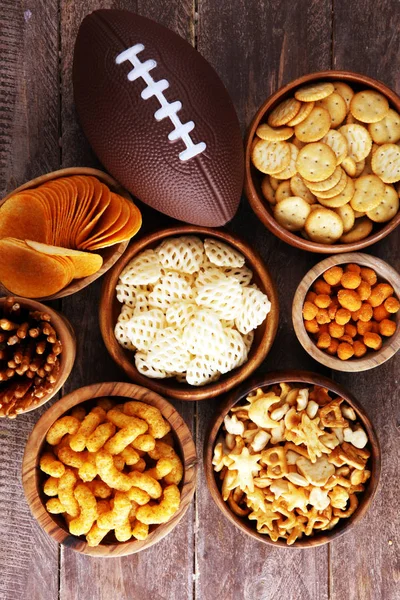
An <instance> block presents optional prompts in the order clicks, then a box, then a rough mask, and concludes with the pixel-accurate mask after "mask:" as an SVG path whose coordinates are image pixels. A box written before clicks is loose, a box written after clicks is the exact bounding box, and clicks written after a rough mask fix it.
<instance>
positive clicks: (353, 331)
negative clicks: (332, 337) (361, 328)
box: [344, 323, 357, 338]
mask: <svg viewBox="0 0 400 600" xmlns="http://www.w3.org/2000/svg"><path fill="white" fill-rule="evenodd" d="M344 332H345V334H346V335H349V336H350V337H352V338H353V337H355V336H356V335H357V327H356V326H355V325H352V324H351V323H346V325H345V326H344Z"/></svg>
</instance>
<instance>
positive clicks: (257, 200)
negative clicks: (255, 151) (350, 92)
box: [244, 71, 400, 254]
mask: <svg viewBox="0 0 400 600" xmlns="http://www.w3.org/2000/svg"><path fill="white" fill-rule="evenodd" d="M318 80H325V81H337V80H339V81H344V82H347V83H348V84H349V85H352V86H354V88H355V89H364V88H365V87H369V88H371V89H373V90H377V91H378V92H381V93H382V94H384V95H385V96H386V98H387V99H388V100H389V103H390V105H391V107H392V108H394V109H395V110H396V111H397V112H400V97H399V96H398V95H397V94H395V92H393V90H391V89H390V88H388V87H387V86H386V85H385V84H384V83H382V82H381V81H378V80H377V79H372V78H371V77H367V76H366V75H361V74H359V73H353V72H352V71H321V72H319V73H309V74H308V75H303V76H302V77H299V78H298V79H295V80H294V81H292V82H290V83H288V84H287V85H285V86H283V87H281V88H280V89H279V90H278V91H277V92H275V94H272V96H270V97H269V98H267V100H266V101H265V102H264V104H262V105H261V107H260V108H259V109H258V111H257V113H256V115H255V117H254V119H253V121H252V122H251V124H250V127H249V129H248V132H247V135H246V141H245V151H246V153H245V183H244V189H245V193H246V196H247V198H248V200H249V202H250V205H251V207H252V209H253V211H254V212H255V214H256V215H257V217H258V218H259V219H260V221H261V222H262V223H263V224H264V225H265V226H266V227H267V228H268V229H269V230H270V231H272V233H274V234H275V235H276V236H277V237H278V238H280V239H281V240H283V241H284V242H286V243H287V244H290V245H291V246H294V247H295V248H301V249H302V250H308V251H309V252H319V253H320V254H337V253H338V252H354V251H357V250H361V248H366V247H367V246H371V244H375V242H378V241H379V240H381V239H383V238H384V237H386V236H387V235H388V234H389V233H390V232H391V231H393V230H394V229H395V228H396V227H397V225H398V224H399V223H400V211H399V212H398V213H397V214H396V215H395V216H394V217H393V219H391V220H390V221H389V222H388V223H386V224H383V225H382V226H378V224H376V225H375V226H374V229H373V232H372V233H371V235H369V236H368V237H366V238H364V239H363V240H360V241H359V242H353V243H351V244H320V243H317V242H311V241H310V240H306V239H304V238H303V237H301V235H296V234H295V233H291V232H290V231H288V230H287V229H285V228H284V227H282V226H281V225H279V223H278V222H277V221H275V219H274V216H273V214H272V211H271V208H270V206H269V204H268V202H267V201H266V200H265V199H264V197H263V194H262V192H261V180H262V177H263V174H262V173H260V172H259V171H257V169H256V168H255V167H254V166H253V164H252V162H251V147H252V142H253V139H254V136H255V133H256V130H257V127H258V126H259V125H260V123H262V122H264V120H265V116H266V114H267V113H269V112H270V111H271V110H272V109H273V108H275V106H276V105H277V104H279V103H280V102H282V101H283V100H284V99H285V98H287V97H288V96H292V95H293V94H294V90H295V89H296V88H297V87H299V86H301V85H303V84H305V83H310V82H312V81H318Z"/></svg>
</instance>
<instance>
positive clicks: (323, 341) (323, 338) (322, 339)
mask: <svg viewBox="0 0 400 600" xmlns="http://www.w3.org/2000/svg"><path fill="white" fill-rule="evenodd" d="M331 339H332V338H331V336H330V335H329V333H321V335H319V336H318V341H317V346H318V348H329V346H330V345H331Z"/></svg>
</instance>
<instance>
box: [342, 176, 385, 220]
mask: <svg viewBox="0 0 400 600" xmlns="http://www.w3.org/2000/svg"><path fill="white" fill-rule="evenodd" d="M354 188H355V190H354V195H353V197H352V199H351V200H350V204H351V207H352V209H353V210H358V211H360V212H367V210H372V209H373V208H375V207H376V206H378V204H380V202H381V200H382V199H383V197H384V195H385V185H384V184H383V183H382V181H381V180H380V179H379V177H378V176H377V175H363V176H362V177H359V178H358V179H356V181H355V183H354Z"/></svg>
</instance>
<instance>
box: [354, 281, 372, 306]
mask: <svg viewBox="0 0 400 600" xmlns="http://www.w3.org/2000/svg"><path fill="white" fill-rule="evenodd" d="M357 294H358V295H359V296H360V298H361V300H362V301H363V302H364V301H365V300H368V298H369V297H370V295H371V286H370V284H369V283H368V281H364V280H362V281H361V283H360V285H359V286H358V288H357Z"/></svg>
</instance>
